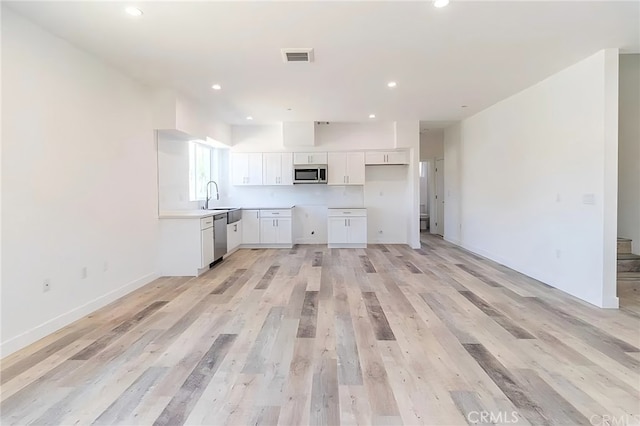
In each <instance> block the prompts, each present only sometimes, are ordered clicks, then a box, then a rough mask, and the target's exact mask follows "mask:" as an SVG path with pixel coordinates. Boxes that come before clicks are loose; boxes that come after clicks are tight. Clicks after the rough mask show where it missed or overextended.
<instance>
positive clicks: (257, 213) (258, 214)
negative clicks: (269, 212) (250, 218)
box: [256, 210, 260, 219]
mask: <svg viewBox="0 0 640 426" xmlns="http://www.w3.org/2000/svg"><path fill="white" fill-rule="evenodd" d="M259 217H260V212H259V211H257V210H256V219H257V218H259Z"/></svg>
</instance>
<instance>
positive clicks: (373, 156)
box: [365, 151, 409, 165]
mask: <svg viewBox="0 0 640 426" xmlns="http://www.w3.org/2000/svg"><path fill="white" fill-rule="evenodd" d="M365 164H367V165H378V164H409V153H408V152H407V151H367V152H366V153H365Z"/></svg>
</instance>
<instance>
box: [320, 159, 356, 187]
mask: <svg viewBox="0 0 640 426" xmlns="http://www.w3.org/2000/svg"><path fill="white" fill-rule="evenodd" d="M328 159H329V161H328V170H327V174H328V175H329V178H328V179H327V184H329V185H364V152H330V153H329V155H328Z"/></svg>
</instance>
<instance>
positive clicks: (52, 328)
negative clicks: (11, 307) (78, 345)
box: [0, 272, 160, 358]
mask: <svg viewBox="0 0 640 426" xmlns="http://www.w3.org/2000/svg"><path fill="white" fill-rule="evenodd" d="M159 277H160V275H158V274H157V273H155V272H153V273H150V274H147V275H145V276H143V277H140V278H138V279H136V280H134V281H131V282H130V283H128V284H125V285H123V286H122V287H119V288H117V289H115V290H112V291H110V292H108V293H106V294H104V295H102V296H100V297H97V298H95V299H93V300H91V301H89V302H87V303H85V304H84V305H81V306H78V307H77V308H74V309H72V310H70V311H68V312H65V313H64V314H61V315H58V316H57V317H55V318H52V319H50V320H48V321H45V322H44V323H42V324H40V325H38V326H35V327H33V328H32V329H30V330H27V331H25V332H24V333H22V334H19V335H17V336H15V337H12V338H10V339H9V340H6V341H4V342H2V343H0V357H2V358H4V357H6V356H7V355H10V354H12V353H13V352H16V351H18V350H20V349H22V348H24V347H26V346H28V345H30V344H31V343H33V342H36V341H37V340H39V339H41V338H43V337H45V336H48V335H49V334H51V333H54V332H56V331H58V330H60V329H61V328H62V327H65V326H67V325H69V324H71V323H72V322H74V321H77V320H79V319H80V318H82V317H84V316H86V315H88V314H90V313H92V312H95V311H96V310H98V309H100V308H102V307H104V306H106V305H108V304H109V303H111V302H113V301H114V300H117V299H119V298H120V297H122V296H126V295H127V294H129V293H131V292H132V291H134V290H137V289H138V288H140V287H142V286H143V285H145V284H149V283H150V282H151V281H153V280H155V279H157V278H159Z"/></svg>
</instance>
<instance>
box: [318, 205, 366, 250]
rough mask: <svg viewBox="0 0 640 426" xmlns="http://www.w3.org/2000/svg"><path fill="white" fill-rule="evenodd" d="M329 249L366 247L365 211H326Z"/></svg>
mask: <svg viewBox="0 0 640 426" xmlns="http://www.w3.org/2000/svg"><path fill="white" fill-rule="evenodd" d="M327 241H328V246H329V248H364V247H366V246H367V210H366V209H329V210H328V240H327Z"/></svg>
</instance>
